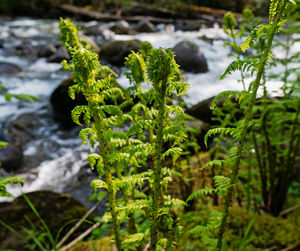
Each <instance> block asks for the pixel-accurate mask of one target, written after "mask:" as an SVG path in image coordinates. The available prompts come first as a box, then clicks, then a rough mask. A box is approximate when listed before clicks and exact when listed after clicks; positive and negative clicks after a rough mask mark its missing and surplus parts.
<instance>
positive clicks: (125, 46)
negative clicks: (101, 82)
mask: <svg viewBox="0 0 300 251" xmlns="http://www.w3.org/2000/svg"><path fill="white" fill-rule="evenodd" d="M141 44H142V42H141V41H140V40H128V41H122V40H120V41H110V42H107V43H105V44H104V45H103V46H102V47H101V49H100V53H99V56H100V59H104V60H106V61H107V62H109V63H111V64H113V65H117V66H123V65H124V60H125V57H127V56H128V55H129V54H130V52H131V51H138V50H139V49H140V48H141Z"/></svg>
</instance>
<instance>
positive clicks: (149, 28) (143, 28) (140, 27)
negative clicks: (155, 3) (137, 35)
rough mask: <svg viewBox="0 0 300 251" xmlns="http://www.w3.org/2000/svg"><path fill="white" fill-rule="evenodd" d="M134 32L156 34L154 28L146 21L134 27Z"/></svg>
mask: <svg viewBox="0 0 300 251" xmlns="http://www.w3.org/2000/svg"><path fill="white" fill-rule="evenodd" d="M135 30H136V31H137V32H157V29H156V28H155V26H154V25H153V24H152V23H151V22H149V21H147V20H141V21H140V22H139V23H138V24H137V25H136V28H135Z"/></svg>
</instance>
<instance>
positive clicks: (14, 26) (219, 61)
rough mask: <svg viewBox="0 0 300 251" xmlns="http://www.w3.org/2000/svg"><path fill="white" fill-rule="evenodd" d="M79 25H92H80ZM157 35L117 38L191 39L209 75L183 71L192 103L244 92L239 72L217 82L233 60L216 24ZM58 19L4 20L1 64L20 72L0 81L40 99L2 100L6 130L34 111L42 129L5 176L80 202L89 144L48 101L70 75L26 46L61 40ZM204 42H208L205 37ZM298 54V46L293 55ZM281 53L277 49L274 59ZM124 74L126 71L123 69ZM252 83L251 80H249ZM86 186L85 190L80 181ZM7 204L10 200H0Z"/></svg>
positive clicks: (273, 86)
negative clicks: (20, 50) (223, 93)
mask: <svg viewBox="0 0 300 251" xmlns="http://www.w3.org/2000/svg"><path fill="white" fill-rule="evenodd" d="M78 24H79V25H81V26H84V25H89V24H90V23H82V22H81V23H78ZM158 29H159V30H160V31H159V32H156V33H140V34H136V35H115V36H114V39H115V40H128V39H140V40H142V41H149V42H151V43H152V45H153V46H154V47H156V48H157V47H160V46H161V47H174V45H176V44H177V43H178V42H180V41H182V40H189V41H192V42H194V43H195V44H197V45H198V46H199V48H200V49H201V51H202V52H203V54H204V56H205V57H206V59H207V63H208V68H209V71H208V72H207V73H201V74H193V73H185V75H184V76H185V78H186V82H187V83H189V84H190V89H189V91H188V92H187V94H188V96H187V97H186V98H185V99H186V101H187V102H188V103H189V104H190V105H193V104H196V103H198V102H200V101H202V100H204V99H206V98H210V97H212V96H214V95H216V94H217V93H219V92H220V91H223V90H242V84H241V83H239V82H238V79H239V77H240V74H239V73H238V72H236V73H234V74H233V75H232V76H231V77H229V78H227V79H225V80H222V81H219V80H218V78H219V76H220V75H221V74H222V73H223V72H224V70H225V69H226V67H227V66H228V64H229V63H230V62H231V61H232V60H233V59H232V58H229V57H227V54H228V53H229V52H230V49H229V48H226V47H224V42H225V41H228V36H227V35H226V34H225V33H224V32H223V30H222V29H221V28H220V27H219V26H218V25H217V24H216V25H215V26H214V27H213V28H201V29H200V30H199V31H185V32H184V31H174V30H173V29H172V26H171V27H168V29H165V27H164V26H163V25H159V26H158ZM58 32H59V29H58V21H55V20H41V19H37V20H36V19H31V18H17V19H15V20H13V19H8V18H0V41H1V45H2V46H0V62H8V63H13V64H15V65H17V66H19V67H20V68H21V71H20V72H19V73H17V74H11V75H6V74H2V75H0V81H1V82H2V83H3V84H4V85H5V86H6V87H7V88H8V90H9V92H11V93H16V94H18V93H26V94H30V95H35V96H37V97H38V98H39V99H40V101H39V102H35V103H24V102H20V101H18V100H13V101H12V102H10V103H7V102H5V100H4V97H3V96H1V97H0V122H1V125H2V128H3V129H4V128H6V127H7V126H9V125H10V124H11V123H12V122H13V121H14V120H16V119H17V118H19V117H20V116H21V115H24V114H27V113H34V114H35V115H36V117H35V118H37V120H39V122H38V128H37V130H36V131H35V132H34V135H35V137H34V139H33V140H30V141H29V142H27V143H26V144H25V145H24V146H23V154H24V162H23V165H22V167H21V168H20V169H19V170H18V171H17V172H16V173H6V172H4V174H2V175H12V174H15V175H18V176H21V177H24V178H25V185H24V186H23V187H22V188H20V186H8V191H9V192H10V193H12V194H13V195H14V196H17V195H19V194H20V193H21V191H23V192H30V191H37V190H52V191H55V192H71V194H72V195H73V196H74V197H75V198H77V199H79V200H81V201H82V196H84V197H86V194H87V193H88V194H91V189H90V188H89V186H88V183H89V182H90V180H91V179H92V178H93V176H92V175H91V177H90V178H85V179H84V181H82V180H81V177H87V176H88V174H90V173H91V171H90V170H89V169H88V168H83V167H84V166H86V160H85V159H86V157H87V156H88V153H89V152H90V148H89V146H84V147H83V146H81V141H80V139H79V137H78V131H79V129H78V128H75V129H72V130H69V131H65V130H62V129H61V128H60V126H59V124H58V123H57V122H56V121H55V120H54V119H53V115H52V111H51V107H50V103H49V97H50V95H51V93H52V92H53V90H54V89H55V88H56V87H57V86H58V85H59V84H60V83H61V82H62V81H63V80H64V79H66V78H68V75H69V73H67V72H64V71H62V69H61V65H60V64H59V63H49V62H48V61H47V59H46V58H34V57H31V55H30V51H29V52H27V53H26V51H25V52H24V47H25V50H26V45H31V46H33V47H35V46H38V45H43V44H48V43H55V42H57V34H58ZM203 38H205V39H203ZM18 47H19V48H23V53H19V54H16V48H18ZM297 50H299V44H298V45H297V46H295V48H294V47H293V48H292V51H297ZM280 54H282V52H281V51H280V50H277V52H276V55H277V56H278V55H280ZM122 70H123V71H125V70H126V69H125V68H124V69H122ZM249 81H250V80H249ZM118 82H119V83H120V84H121V85H122V86H123V87H128V86H129V82H128V81H127V79H126V78H125V76H124V75H121V76H120V77H119V78H118ZM279 86H280V83H279V82H276V81H273V82H269V83H268V87H269V92H273V93H274V94H275V95H277V94H278V93H277V92H278V91H279ZM81 182H82V183H83V184H86V186H83V185H82V184H81V185H80V184H79V183H81ZM0 200H8V198H0Z"/></svg>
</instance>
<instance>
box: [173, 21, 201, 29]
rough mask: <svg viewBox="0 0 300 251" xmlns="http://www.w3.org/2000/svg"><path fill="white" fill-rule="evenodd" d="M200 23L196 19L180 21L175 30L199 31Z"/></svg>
mask: <svg viewBox="0 0 300 251" xmlns="http://www.w3.org/2000/svg"><path fill="white" fill-rule="evenodd" d="M199 29H200V24H199V23H197V22H195V21H179V22H177V23H176V25H175V30H176V31H177V30H180V31H198V30H199Z"/></svg>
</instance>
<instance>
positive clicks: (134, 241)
mask: <svg viewBox="0 0 300 251" xmlns="http://www.w3.org/2000/svg"><path fill="white" fill-rule="evenodd" d="M148 237H149V230H147V231H145V232H144V233H136V234H131V235H127V236H126V239H125V240H124V241H122V248H123V249H124V250H127V249H128V250H131V249H136V248H137V247H139V246H140V245H141V244H142V243H143V242H144V241H146V240H147V238H148Z"/></svg>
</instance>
